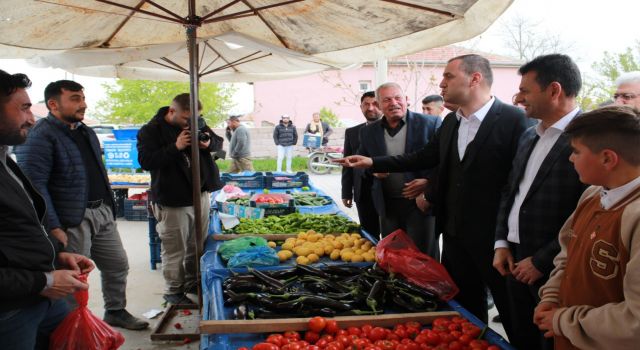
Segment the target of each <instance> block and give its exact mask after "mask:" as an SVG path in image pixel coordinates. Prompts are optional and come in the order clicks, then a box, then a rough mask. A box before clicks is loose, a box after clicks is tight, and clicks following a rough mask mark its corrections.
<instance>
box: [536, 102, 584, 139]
mask: <svg viewBox="0 0 640 350" xmlns="http://www.w3.org/2000/svg"><path fill="white" fill-rule="evenodd" d="M578 111H580V107H576V108H574V109H573V110H572V111H571V112H569V113H567V114H566V115H565V116H564V117H562V118H560V120H558V121H557V122H555V123H553V125H551V126H550V127H549V128H547V129H546V130H543V129H542V123H540V122H539V123H538V125H536V134H538V136H540V137H542V135H544V133H545V132H546V131H547V130H549V129H555V130H558V131H560V132H564V129H565V128H566V127H567V125H569V123H570V122H571V121H572V120H573V118H574V117H575V116H576V115H577V114H578Z"/></svg>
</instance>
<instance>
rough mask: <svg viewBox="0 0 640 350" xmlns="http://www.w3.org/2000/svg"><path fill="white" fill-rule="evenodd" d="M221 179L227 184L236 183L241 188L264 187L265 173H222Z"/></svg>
mask: <svg viewBox="0 0 640 350" xmlns="http://www.w3.org/2000/svg"><path fill="white" fill-rule="evenodd" d="M220 180H221V181H222V182H223V183H224V184H225V185H235V186H238V187H240V188H264V175H263V174H262V173H261V172H257V173H254V174H251V175H244V174H229V173H223V174H222V175H220Z"/></svg>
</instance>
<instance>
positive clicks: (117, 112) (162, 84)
mask: <svg viewBox="0 0 640 350" xmlns="http://www.w3.org/2000/svg"><path fill="white" fill-rule="evenodd" d="M104 87H105V90H106V93H107V97H106V98H105V99H103V100H101V101H98V104H97V110H98V117H99V118H100V120H101V121H103V122H108V123H112V124H144V123H146V122H148V121H149V119H151V117H153V116H154V115H155V113H156V111H157V110H158V108H160V107H162V106H168V105H169V103H171V100H172V99H173V98H174V97H175V96H176V95H179V94H181V93H184V92H189V83H186V82H173V81H150V80H125V79H118V80H116V83H115V84H113V85H112V84H104ZM233 92H234V88H233V86H232V85H228V84H216V83H201V84H200V91H199V97H200V101H201V102H202V106H203V110H202V112H203V113H202V115H203V117H204V118H205V119H206V120H207V123H208V124H209V125H216V124H218V123H220V122H221V121H223V120H225V119H226V118H227V114H228V111H229V109H230V108H231V107H233V103H232V100H231V97H232V95H233Z"/></svg>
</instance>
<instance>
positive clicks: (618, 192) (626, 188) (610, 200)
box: [600, 177, 640, 210]
mask: <svg viewBox="0 0 640 350" xmlns="http://www.w3.org/2000/svg"><path fill="white" fill-rule="evenodd" d="M638 186H640V177H636V178H635V179H634V180H633V181H630V182H627V183H626V184H625V185H622V186H620V187H616V188H614V189H611V190H607V189H604V188H603V189H602V191H600V204H601V205H602V209H604V210H609V209H611V207H613V206H614V205H615V204H616V203H618V202H619V201H621V200H622V199H623V198H624V197H626V196H627V195H628V194H629V193H631V192H632V191H633V190H635V189H636V188H637V187H638Z"/></svg>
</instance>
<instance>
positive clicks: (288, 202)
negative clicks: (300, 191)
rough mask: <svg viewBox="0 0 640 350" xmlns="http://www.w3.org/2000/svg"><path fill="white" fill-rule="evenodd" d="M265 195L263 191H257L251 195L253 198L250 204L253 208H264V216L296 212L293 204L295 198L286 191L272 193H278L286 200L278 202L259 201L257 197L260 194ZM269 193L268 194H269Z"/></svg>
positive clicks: (277, 194)
mask: <svg viewBox="0 0 640 350" xmlns="http://www.w3.org/2000/svg"><path fill="white" fill-rule="evenodd" d="M261 195H265V194H262V193H257V194H254V195H253V196H251V200H250V202H249V205H250V206H251V207H253V208H260V209H263V210H264V216H270V215H278V216H281V215H287V214H292V213H295V212H296V207H295V206H294V205H293V198H291V196H290V195H288V194H286V193H272V194H271V195H276V196H279V197H282V198H283V199H284V200H285V202H284V203H278V204H269V203H257V202H256V198H257V197H258V196H261ZM267 195H268V194H267Z"/></svg>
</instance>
